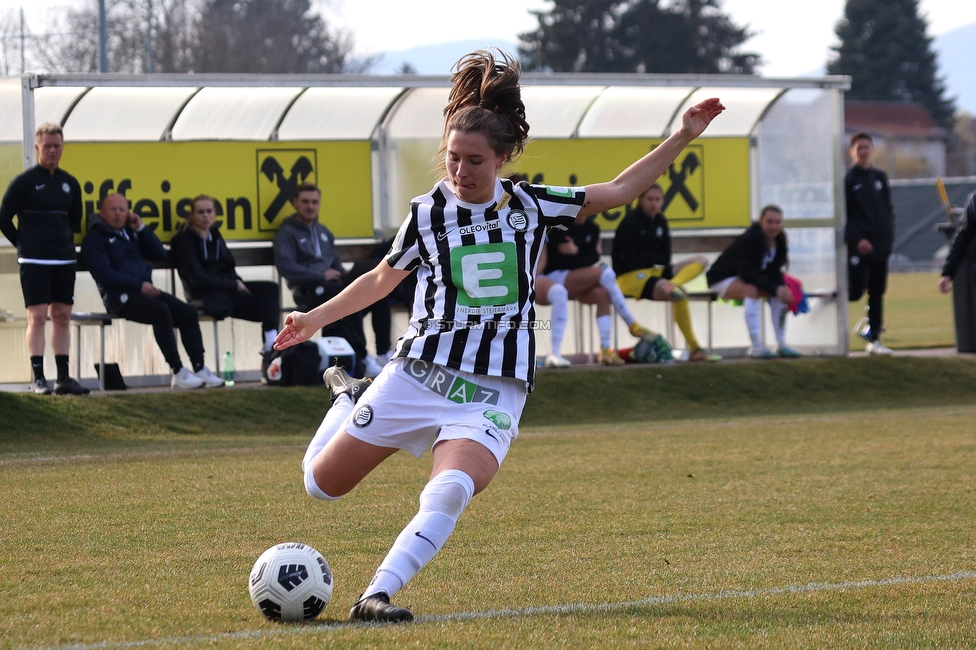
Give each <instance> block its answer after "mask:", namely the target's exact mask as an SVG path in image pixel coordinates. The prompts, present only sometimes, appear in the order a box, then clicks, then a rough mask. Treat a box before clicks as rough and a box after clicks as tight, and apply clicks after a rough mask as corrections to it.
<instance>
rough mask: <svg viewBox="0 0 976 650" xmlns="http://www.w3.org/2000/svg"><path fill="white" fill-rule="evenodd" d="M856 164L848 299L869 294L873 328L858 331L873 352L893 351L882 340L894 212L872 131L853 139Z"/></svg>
mask: <svg viewBox="0 0 976 650" xmlns="http://www.w3.org/2000/svg"><path fill="white" fill-rule="evenodd" d="M850 153H851V160H853V161H854V166H853V167H851V168H850V169H849V170H848V171H847V175H846V176H845V177H844V190H845V193H846V198H847V227H846V229H845V231H844V238H845V239H846V241H847V255H848V265H847V278H848V288H849V292H850V295H849V298H850V300H851V301H855V300H860V298H861V296H863V295H864V290H865V289H867V292H868V327H869V329H868V330H866V331H863V330H862V331H859V333H860V334H861V335H862V336H863V337H864V338H865V339H867V342H868V343H867V352H868V354H883V355H890V354H891V350H890V349H889V348H888V347H886V346H885V345H884V344H883V343H882V342H881V341H880V338H881V332H882V331H883V330H882V325H883V311H884V294H885V289H886V288H887V286H888V257H889V256H890V255H891V249H892V245H893V243H894V240H895V212H894V208H893V207H892V203H891V188H890V187H889V185H888V175H887V174H885V173H884V172H883V171H881V170H880V169H878V168H877V167H873V166H872V165H871V159H872V158H873V156H874V142H873V141H872V140H871V136H870V135H868V134H867V133H855V134H854V136H853V137H852V138H851V150H850Z"/></svg>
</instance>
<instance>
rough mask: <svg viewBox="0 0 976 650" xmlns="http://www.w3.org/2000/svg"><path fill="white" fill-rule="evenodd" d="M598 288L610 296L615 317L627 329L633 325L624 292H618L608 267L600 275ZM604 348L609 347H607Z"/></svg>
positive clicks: (618, 288) (612, 274) (614, 275)
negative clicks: (620, 320) (621, 321)
mask: <svg viewBox="0 0 976 650" xmlns="http://www.w3.org/2000/svg"><path fill="white" fill-rule="evenodd" d="M600 286H601V287H603V288H604V289H606V290H607V293H609V294H610V302H611V304H613V308H614V309H616V310H617V315H619V316H620V317H621V318H622V319H623V320H624V322H625V323H627V326H628V327H630V326H631V325H633V324H634V315H633V314H631V313H630V307H628V306H627V298H625V297H624V292H623V291H621V290H620V286H619V285H618V284H617V275H616V274H615V273H614V272H613V269H611V268H610V267H607V266H604V267H603V273H601V274H600ZM604 347H605V348H606V347H609V345H605V346H604Z"/></svg>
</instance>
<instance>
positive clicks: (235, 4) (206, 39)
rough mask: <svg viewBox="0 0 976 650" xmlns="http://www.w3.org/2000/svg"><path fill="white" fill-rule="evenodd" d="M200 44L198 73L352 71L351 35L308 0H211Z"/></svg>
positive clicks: (200, 26)
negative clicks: (332, 23)
mask: <svg viewBox="0 0 976 650" xmlns="http://www.w3.org/2000/svg"><path fill="white" fill-rule="evenodd" d="M196 39H197V41H196V43H195V46H194V50H193V51H194V56H193V59H194V70H195V71H197V72H257V73H307V72H347V71H350V67H352V66H353V62H352V61H351V60H350V53H351V52H352V48H353V42H352V36H351V35H350V34H349V33H346V32H343V31H340V30H338V29H333V28H332V27H330V26H329V25H328V24H327V23H326V22H325V20H324V19H323V18H322V17H321V16H320V15H319V14H316V13H313V12H312V11H311V5H310V3H309V0H207V1H206V3H205V5H204V7H203V9H202V11H201V14H200V18H199V20H198V21H197V23H196ZM358 65H359V66H361V65H362V62H360V63H359V64H358ZM367 65H368V63H367Z"/></svg>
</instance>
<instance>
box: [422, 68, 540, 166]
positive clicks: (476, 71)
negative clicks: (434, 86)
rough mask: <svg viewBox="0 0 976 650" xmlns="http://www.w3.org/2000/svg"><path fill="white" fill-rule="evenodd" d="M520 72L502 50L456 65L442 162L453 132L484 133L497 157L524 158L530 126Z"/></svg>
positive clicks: (448, 108)
mask: <svg viewBox="0 0 976 650" xmlns="http://www.w3.org/2000/svg"><path fill="white" fill-rule="evenodd" d="M520 71H521V66H520V65H519V62H518V60H517V59H515V58H514V57H512V56H511V55H509V54H506V53H505V52H502V51H501V50H495V51H494V52H492V51H491V50H478V51H476V52H472V53H471V54H466V55H465V56H463V57H461V59H460V60H459V61H458V62H457V63H456V64H455V65H454V70H453V74H452V75H451V84H452V87H451V94H450V97H449V99H448V103H447V107H446V108H445V109H444V137H443V138H442V139H441V150H440V154H439V157H440V158H441V160H442V161H443V156H444V151H445V150H446V148H447V136H448V135H449V134H450V133H451V132H452V131H464V132H468V133H482V134H483V135H484V136H485V137H486V138H487V139H488V144H489V145H490V146H491V148H492V149H494V150H495V153H497V154H498V155H499V156H504V157H506V158H507V159H508V160H509V161H511V160H514V159H515V158H517V157H518V156H519V155H521V153H522V150H523V149H524V147H525V142H526V140H527V139H528V137H529V123H528V122H526V121H525V105H524V104H523V103H522V94H521V91H520V89H519V73H520Z"/></svg>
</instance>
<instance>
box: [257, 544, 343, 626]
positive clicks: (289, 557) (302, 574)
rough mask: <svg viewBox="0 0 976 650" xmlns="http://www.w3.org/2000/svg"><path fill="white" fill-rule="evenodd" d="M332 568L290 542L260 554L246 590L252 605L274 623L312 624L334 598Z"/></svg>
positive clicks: (318, 555)
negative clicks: (299, 622) (311, 621)
mask: <svg viewBox="0 0 976 650" xmlns="http://www.w3.org/2000/svg"><path fill="white" fill-rule="evenodd" d="M332 587H333V582H332V569H330V568H329V563H328V562H326V561H325V558H324V557H322V554H321V553H319V552H318V551H316V550H315V549H314V548H312V547H311V546H308V545H307V544H299V543H298V542H287V543H284V544H277V545H275V546H272V547H271V548H269V549H268V550H267V551H265V552H264V553H262V554H261V557H259V558H258V560H257V562H255V563H254V568H253V569H251V576H250V578H249V579H248V583H247V589H248V591H249V592H250V594H251V602H253V603H254V606H255V607H257V608H258V609H259V610H261V613H262V614H264V615H265V616H266V617H267V618H268V619H270V620H272V621H285V622H298V621H310V620H312V619H313V618H315V617H316V616H318V615H319V614H321V613H322V610H324V609H325V606H326V605H328V604H329V601H330V600H331V599H332Z"/></svg>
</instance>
